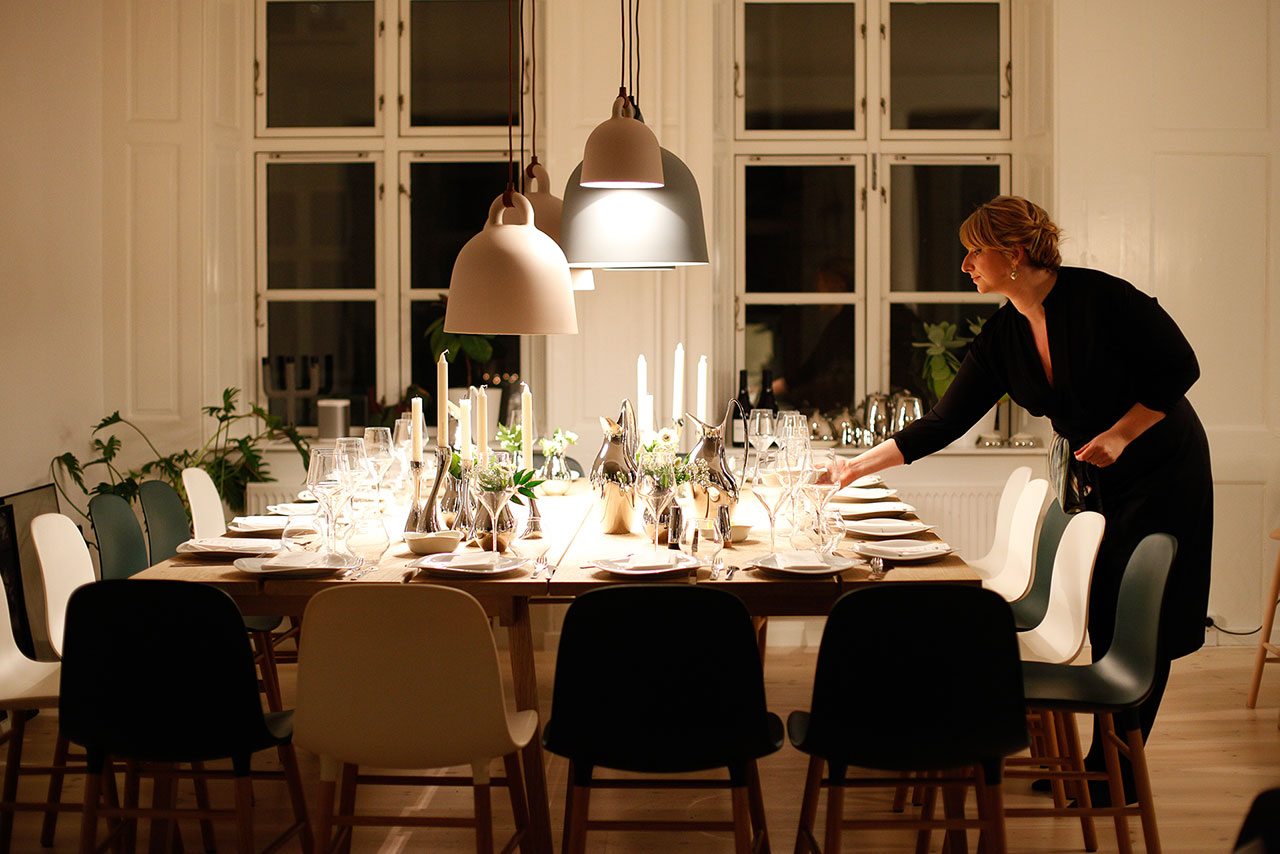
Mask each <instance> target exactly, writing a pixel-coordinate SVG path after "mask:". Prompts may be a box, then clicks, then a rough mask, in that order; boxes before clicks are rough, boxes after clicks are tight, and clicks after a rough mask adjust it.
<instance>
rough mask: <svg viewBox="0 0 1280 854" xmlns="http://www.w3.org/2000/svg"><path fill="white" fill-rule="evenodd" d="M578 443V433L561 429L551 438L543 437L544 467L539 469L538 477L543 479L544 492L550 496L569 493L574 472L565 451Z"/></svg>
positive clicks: (556, 430) (552, 434)
mask: <svg viewBox="0 0 1280 854" xmlns="http://www.w3.org/2000/svg"><path fill="white" fill-rule="evenodd" d="M577 441H578V434H577V433H575V432H573V431H572V430H561V429H560V428H559V427H557V428H556V429H555V430H553V431H552V433H551V435H550V436H546V437H543V439H542V466H541V467H540V468H539V469H538V477H540V478H542V480H543V484H542V490H543V491H544V492H545V493H547V494H548V495H563V494H564V493H566V492H568V491H569V484H570V483H571V482H572V481H573V478H574V472H573V470H572V469H570V468H569V463H568V462H567V461H566V460H565V451H566V450H568V448H569V446H570V445H573V444H576V443H577Z"/></svg>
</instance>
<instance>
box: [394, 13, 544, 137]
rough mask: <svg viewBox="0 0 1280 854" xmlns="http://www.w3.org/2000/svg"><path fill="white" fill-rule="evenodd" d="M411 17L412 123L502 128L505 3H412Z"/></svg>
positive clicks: (505, 82) (504, 95) (504, 72)
mask: <svg viewBox="0 0 1280 854" xmlns="http://www.w3.org/2000/svg"><path fill="white" fill-rule="evenodd" d="M517 14H518V13H517ZM409 16H410V17H409V21H410V31H409V32H410V39H409V44H410V46H411V55H410V59H409V62H410V66H411V72H410V84H409V85H410V89H409V104H410V119H409V120H410V123H411V124H413V125H414V126H415V127H421V126H429V125H499V126H503V127H505V126H506V124H507V39H506V33H507V2H506V0H415V2H414V3H413V4H412V5H411V6H410V7H409ZM514 27H515V29H514V30H513V32H515V33H517V34H518V33H519V27H520V22H519V20H518V19H517V20H516V21H515V22H514ZM517 37H518V36H517ZM517 53H518V52H517ZM512 59H515V56H513V57H512ZM514 70H515V69H514V67H513V71H514ZM514 79H515V81H516V86H517V87H518V86H519V85H520V79H519V74H518V72H516V74H515V78H514ZM514 97H515V98H517V99H518V98H519V97H520V95H519V91H518V90H517V92H516V94H515V96H514Z"/></svg>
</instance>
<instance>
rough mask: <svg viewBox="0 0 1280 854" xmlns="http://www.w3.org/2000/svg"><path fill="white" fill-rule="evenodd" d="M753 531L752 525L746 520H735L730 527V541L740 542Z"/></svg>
mask: <svg viewBox="0 0 1280 854" xmlns="http://www.w3.org/2000/svg"><path fill="white" fill-rule="evenodd" d="M749 533H751V526H750V525H749V524H747V523H746V522H735V523H734V524H733V526H732V527H731V528H730V529H729V542H731V543H740V542H742V541H743V540H745V539H746V538H747V534H749Z"/></svg>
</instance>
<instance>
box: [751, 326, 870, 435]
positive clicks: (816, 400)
mask: <svg viewBox="0 0 1280 854" xmlns="http://www.w3.org/2000/svg"><path fill="white" fill-rule="evenodd" d="M854 321H855V313H854V307H853V306H851V305H748V306H747V311H746V327H747V328H746V354H745V355H746V358H745V363H744V364H745V365H746V366H748V367H750V366H756V365H758V366H760V367H761V368H768V369H770V370H772V371H773V377H774V393H775V396H776V398H777V401H778V405H779V406H781V407H783V408H784V409H785V408H794V409H801V410H804V411H810V410H813V409H818V410H821V411H822V412H829V411H831V410H833V409H843V408H844V407H846V406H849V405H850V404H852V403H853V396H854V376H855V372H856V369H857V358H856V355H855V354H856V352H857V349H856V348H857V334H856V330H855V324H854Z"/></svg>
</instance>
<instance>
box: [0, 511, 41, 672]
mask: <svg viewBox="0 0 1280 854" xmlns="http://www.w3.org/2000/svg"><path fill="white" fill-rule="evenodd" d="M18 539H19V538H18V527H17V523H16V522H15V520H14V512H13V508H12V507H10V506H9V505H8V504H0V579H3V581H4V593H5V600H6V602H5V605H6V606H7V607H5V608H4V609H3V610H4V612H5V615H6V619H7V620H8V621H9V624H10V625H11V627H12V629H13V639H14V643H16V644H17V645H18V648H19V649H21V650H22V652H23V654H24V655H26V656H27V657H28V658H32V659H34V658H35V657H36V649H35V642H34V641H33V640H32V637H31V623H30V621H29V619H28V617H27V587H26V582H25V581H24V579H23V577H22V553H21V550H20V547H19V546H18Z"/></svg>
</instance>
